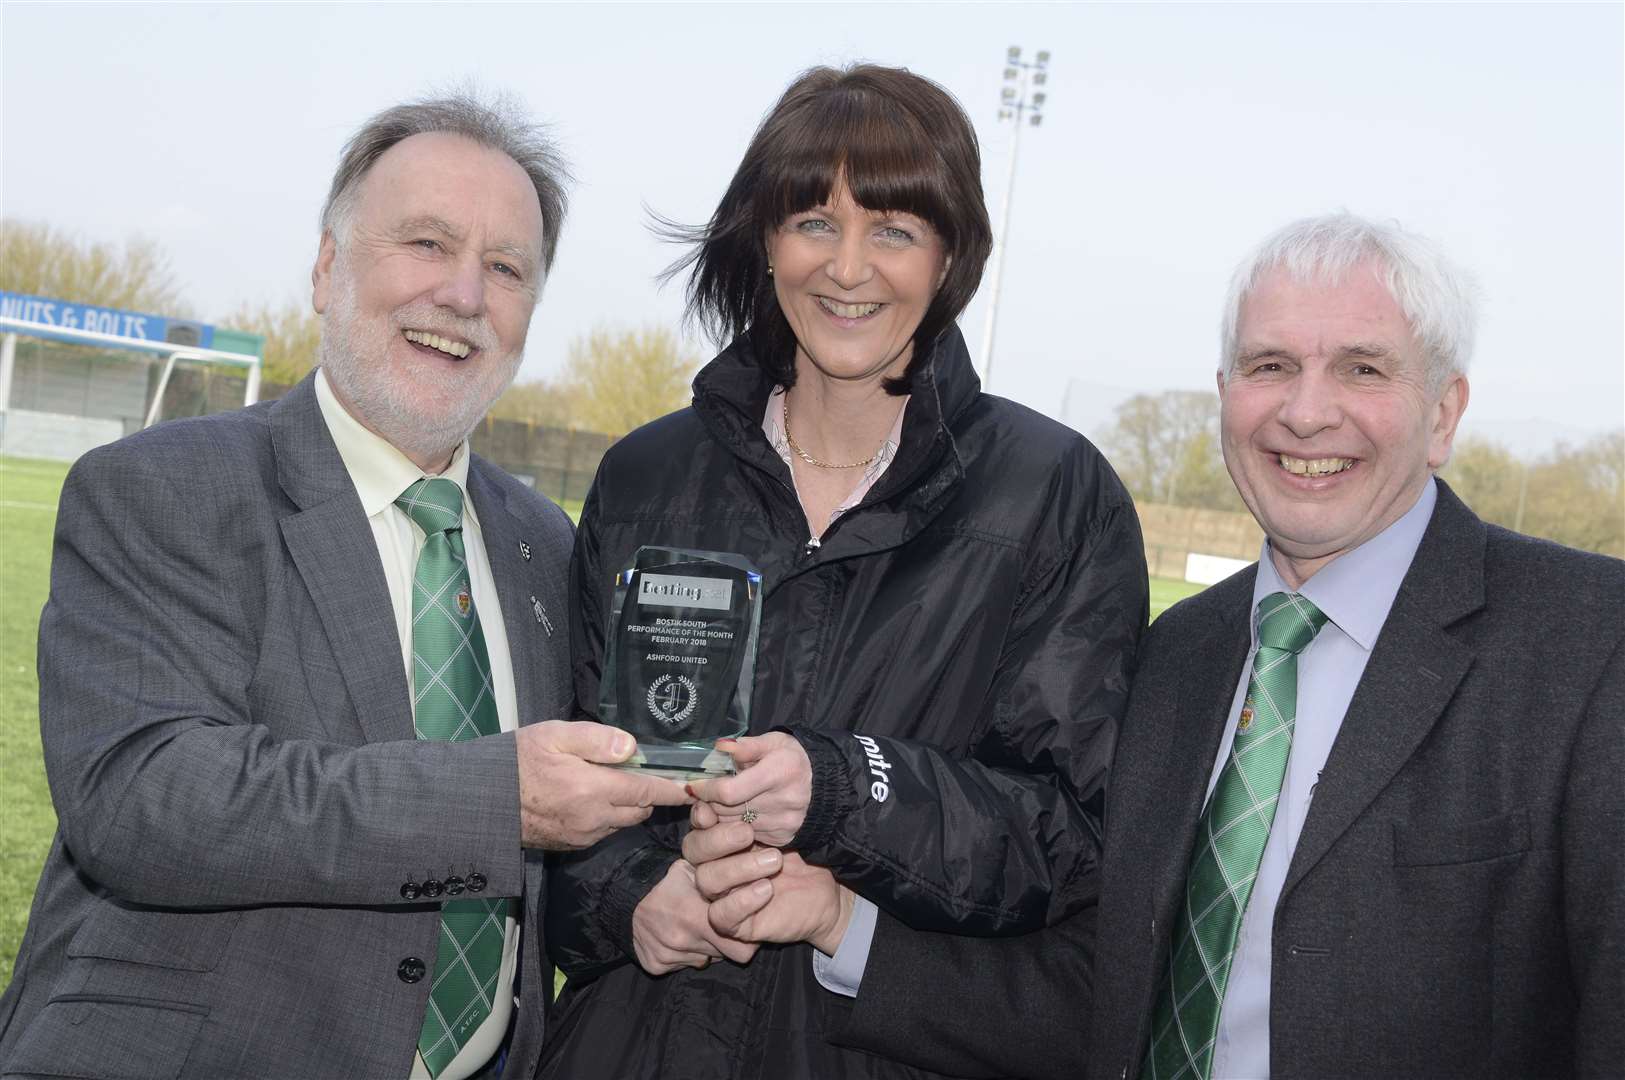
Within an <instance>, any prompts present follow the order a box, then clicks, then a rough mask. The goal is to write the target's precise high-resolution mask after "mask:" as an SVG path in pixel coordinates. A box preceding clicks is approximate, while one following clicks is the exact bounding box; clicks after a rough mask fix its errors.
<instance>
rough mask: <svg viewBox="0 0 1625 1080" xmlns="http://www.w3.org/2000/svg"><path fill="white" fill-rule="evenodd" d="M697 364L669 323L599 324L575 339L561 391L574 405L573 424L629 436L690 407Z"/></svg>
mask: <svg viewBox="0 0 1625 1080" xmlns="http://www.w3.org/2000/svg"><path fill="white" fill-rule="evenodd" d="M698 366H699V362H698V359H697V358H696V357H693V356H691V355H689V354H687V353H685V352H684V351H683V349H682V347H681V345H680V343H679V342H678V340H677V335H676V334H674V333H672V331H670V330H668V329H666V328H665V327H662V326H642V327H638V328H635V329H623V330H612V329H608V328H604V327H600V328H598V329H596V330H594V331H592V332H591V333H590V334H588V335H587V336H586V337H583V338H577V339H576V340H575V341H573V342H571V343H570V353H569V358H568V360H567V361H566V363H565V369H564V375H563V377H562V378H561V379H560V380H559V383H558V386H557V391H558V392H559V393H561V394H562V395H563V397H564V399H565V401H566V402H567V404H568V405H569V410H570V412H569V424H568V426H570V427H572V428H576V429H579V430H585V431H600V432H603V433H604V434H606V435H625V434H626V433H627V432H628V431H631V430H632V429H633V428H635V427H638V426H640V425H642V424H646V423H648V422H649V421H650V420H653V419H655V418H656V417H660V416H664V415H665V414H666V413H669V412H674V411H676V410H677V409H680V408H682V407H683V406H684V405H687V404H688V402H689V399H690V397H691V395H690V392H689V383H690V382H691V381H692V380H693V377H694V371H695V369H696V368H697V367H698Z"/></svg>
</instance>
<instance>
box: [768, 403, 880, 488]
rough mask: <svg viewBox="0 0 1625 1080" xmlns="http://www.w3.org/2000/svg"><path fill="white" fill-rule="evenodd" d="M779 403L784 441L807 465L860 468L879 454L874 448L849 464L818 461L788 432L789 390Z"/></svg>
mask: <svg viewBox="0 0 1625 1080" xmlns="http://www.w3.org/2000/svg"><path fill="white" fill-rule="evenodd" d="M781 403H782V405H783V407H784V441H785V442H787V443H789V444H790V449H792V450H794V451H795V452H796V456H797V457H799V458H801V460H802V461H805V462H806V463H807V464H808V465H816V466H817V467H818V468H820V469H861V468H862V467H863V466H865V465H869V464H872V463H873V462H874V460H875V458H877V457H879V456H880V451H879V450H876V451H875V452H874V453H872V454H870V455H869V456H868V457H866V458H864V459H863V460H862V461H854V462H852V463H851V464H849V465H833V464H831V463H830V462H827V461H819V460H818V459H817V458H815V457H813V456H812V455H811V454H809V453H807V451H805V450H803V449H802V448H801V447H799V446H797V445H796V437H795V436H794V435H792V434H790V394H789V391H786V392H785V394H784V397H783V398H782V399H781ZM883 445H884V444H883Z"/></svg>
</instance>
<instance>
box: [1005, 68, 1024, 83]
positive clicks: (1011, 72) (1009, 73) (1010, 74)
mask: <svg viewBox="0 0 1625 1080" xmlns="http://www.w3.org/2000/svg"><path fill="white" fill-rule="evenodd" d="M1019 74H1021V73H1020V72H1019V71H1017V70H1016V69H1015V68H1005V69H1004V77H1005V79H1006V80H1010V79H1013V78H1015V77H1016V76H1017V75H1019Z"/></svg>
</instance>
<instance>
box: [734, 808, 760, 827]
mask: <svg viewBox="0 0 1625 1080" xmlns="http://www.w3.org/2000/svg"><path fill="white" fill-rule="evenodd" d="M759 816H760V815H758V814H757V813H756V811H755V809H754V808H752V807H750V806H746V807H745V812H744V813H743V814H740V815H739V820H740V821H743V822H744V823H745V824H746V825H749V824H751V823H752V822H753V821H755V820H756V819H757V817H759Z"/></svg>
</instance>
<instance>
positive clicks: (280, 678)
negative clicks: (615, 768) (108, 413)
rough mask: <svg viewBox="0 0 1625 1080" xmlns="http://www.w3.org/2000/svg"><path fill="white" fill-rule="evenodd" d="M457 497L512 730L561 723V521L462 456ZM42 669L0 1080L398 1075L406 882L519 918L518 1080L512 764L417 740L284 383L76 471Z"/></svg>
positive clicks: (417, 1021)
mask: <svg viewBox="0 0 1625 1080" xmlns="http://www.w3.org/2000/svg"><path fill="white" fill-rule="evenodd" d="M468 487H469V493H470V496H471V498H472V499H473V502H474V506H475V508H476V511H477V512H478V514H479V519H480V525H481V528H482V531H483V533H484V536H485V542H486V547H487V550H488V552H489V555H490V563H491V568H492V572H493V575H494V577H495V579H496V585H497V591H498V595H499V596H500V597H501V606H502V613H501V614H502V618H503V620H504V625H505V626H506V629H507V634H508V640H509V646H510V650H511V652H512V655H513V661H514V678H515V681H516V684H517V686H516V688H517V691H518V701H519V709H520V713H521V718H522V720H523V721H534V720H540V719H547V718H550V717H563V716H567V715H569V713H570V704H571V699H570V677H569V657H568V643H567V636H568V635H567V632H565V631H564V629H563V627H564V625H565V622H564V603H565V600H564V596H565V590H564V585H565V574H566V567H567V565H568V559H569V549H570V542H571V526H570V523H569V520H568V519H567V518H566V517H565V515H564V514H563V512H562V511H560V510H559V509H558V507H556V506H554V505H553V504H551V503H549V502H547V501H546V500H545V499H543V498H542V497H540V496H538V495H536V494H535V493H533V492H531V491H529V490H528V489H526V488H525V487H523V485H521V484H519V483H518V482H517V481H515V480H513V479H512V478H511V477H508V476H506V475H505V474H503V473H502V472H501V471H500V470H499V469H496V468H495V467H493V466H491V465H489V464H488V463H486V462H484V461H481V460H480V459H478V458H475V459H474V460H473V461H472V462H471V465H470V469H469V480H468ZM521 542H523V543H524V544H526V545H528V550H529V552H530V557H529V558H528V559H527V558H525V557H523V555H522V554H521V551H520V544H521ZM544 616H545V621H544ZM492 617H493V614H492V613H487V614H486V620H487V621H488V622H489V621H490V620H491V618H492ZM39 656H40V660H39V669H40V722H41V729H42V733H43V738H44V749H45V765H46V772H47V775H48V777H49V780H50V785H51V794H52V800H53V802H54V804H55V806H56V811H57V815H58V818H59V826H58V831H57V835H56V839H55V842H54V843H53V844H52V847H51V851H50V854H49V856H48V857H47V859H46V864H45V869H44V873H43V874H42V876H41V878H40V883H39V890H38V893H37V894H36V897H35V900H34V906H33V910H32V913H31V915H30V919H29V925H28V932H27V936H26V937H25V938H24V940H23V945H22V950H21V952H20V953H19V955H18V958H17V965H16V973H15V977H14V980H13V982H12V984H11V986H10V987H9V988H8V990H7V992H6V994H5V996H4V998H3V999H0V1073H5V1074H6V1075H11V1074H34V1073H41V1074H49V1075H58V1076H85V1077H90V1076H96V1077H115V1076H116V1077H207V1078H221V1077H318V1076H332V1077H378V1078H392V1080H399V1078H402V1077H405V1076H406V1075H407V1073H408V1072H409V1070H410V1068H411V1064H412V1055H413V1052H414V1049H415V1044H416V1041H417V1033H418V1029H419V1026H420V1025H421V1024H422V1021H423V1015H424V1010H425V1007H426V1003H427V999H428V993H429V986H430V981H431V980H430V979H429V978H419V979H417V980H415V981H408V979H407V978H405V977H403V974H404V975H410V974H411V968H412V966H413V965H412V964H411V963H408V960H409V958H414V957H415V958H417V959H419V960H421V961H423V963H424V964H425V965H426V966H427V967H428V968H429V969H430V970H431V971H432V969H433V966H434V956H435V949H436V941H437V937H438V933H439V914H438V906H437V905H435V904H432V903H423V902H419V903H415V904H414V903H407V902H406V901H404V900H403V899H402V896H401V886H402V884H403V883H405V882H406V881H408V880H415V881H419V882H421V881H424V880H425V879H427V878H429V877H431V876H432V877H437V878H444V877H447V876H448V875H450V874H453V873H455V874H458V875H461V876H465V877H466V876H467V875H468V874H469V873H470V872H478V873H480V874H483V875H484V876H485V877H486V878H487V879H488V882H489V885H488V887H487V890H486V895H488V896H510V897H522V898H523V908H524V933H525V935H526V939H525V948H524V949H523V950H522V951H523V957H524V959H523V962H522V966H521V971H520V977H519V992H520V997H521V1002H520V1007H519V1009H518V1011H517V1018H516V1021H515V1027H514V1030H513V1031H512V1033H511V1038H512V1042H511V1047H510V1061H511V1062H512V1067H513V1069H514V1071H515V1073H516V1074H517V1075H521V1076H524V1075H529V1071H530V1068H531V1067H532V1065H533V1063H534V1060H535V1057H536V1054H537V1052H538V1050H539V1048H540V1043H541V1028H542V1017H543V1015H544V1013H545V1010H546V1006H547V1004H548V1002H549V1001H550V1000H551V996H552V980H551V977H550V975H551V973H550V972H548V971H546V970H544V969H543V968H542V961H541V959H540V957H541V956H543V955H544V952H543V950H542V949H541V948H540V947H539V945H540V942H539V941H538V939H537V935H538V934H539V933H540V926H541V920H540V919H539V917H538V914H539V913H538V905H539V903H540V902H541V899H542V897H544V896H545V889H543V888H541V887H540V886H541V881H540V875H541V872H542V864H541V859H540V857H539V853H538V854H536V855H527V854H523V853H522V852H521V849H520V845H519V813H518V805H519V796H518V774H517V764H516V756H515V750H514V739H513V736H512V735H501V736H492V737H489V738H485V739H478V740H474V741H473V742H464V743H458V744H448V743H436V742H419V741H416V740H415V739H414V738H413V731H412V721H411V715H412V713H411V702H410V692H409V689H408V686H407V680H406V678H405V675H404V673H403V671H402V668H401V648H400V644H399V641H398V638H397V635H396V631H395V623H394V618H393V615H392V614H391V609H390V606H389V601H388V591H387V587H386V585H385V581H384V574H383V568H382V566H381V564H380V562H379V558H378V553H377V548H376V546H375V545H374V542H373V539H372V534H371V532H370V530H369V527H368V524H367V521H366V519H365V517H364V516H363V513H362V509H361V504H360V501H359V500H358V498H357V497H356V493H355V489H354V487H353V486H352V485H351V483H350V481H349V477H348V474H347V473H346V472H345V470H344V466H343V462H342V460H341V459H340V457H339V454H338V451H337V449H336V448H335V447H334V445H333V441H332V439H331V437H330V436H329V434H328V432H327V428H326V425H325V424H324V423H323V421H322V418H321V414H320V411H319V409H318V406H317V402H316V396H315V392H314V388H313V386H312V383H311V381H310V380H309V379H307V380H306V381H305V382H303V383H301V384H300V385H299V386H298V387H296V388H295V389H294V390H293V391H292V392H290V393H289V394H288V395H287V396H286V397H284V398H282V399H281V400H279V401H276V402H274V403H269V404H262V405H258V406H255V407H253V408H250V409H246V410H243V411H240V412H236V413H230V414H225V415H220V416H211V417H206V418H201V419H197V420H186V421H179V422H176V423H171V424H165V425H161V426H159V427H156V428H153V429H151V430H149V431H145V432H142V433H141V434H139V435H135V436H132V437H130V438H127V439H124V440H122V441H120V442H117V443H114V444H112V445H110V446H106V447H103V448H101V449H98V450H95V451H92V452H91V453H89V454H86V455H85V456H84V457H83V458H81V459H80V460H79V462H78V463H77V464H76V465H75V466H74V468H73V470H72V471H71V472H70V474H69V476H68V480H67V483H66V485H65V486H64V488H63V492H62V501H61V508H60V511H59V514H58V518H57V532H56V541H55V549H54V554H53V558H52V566H51V591H50V599H49V601H48V602H47V604H46V607H45V611H44V614H43V616H42V617H41V621H40V650H39Z"/></svg>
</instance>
